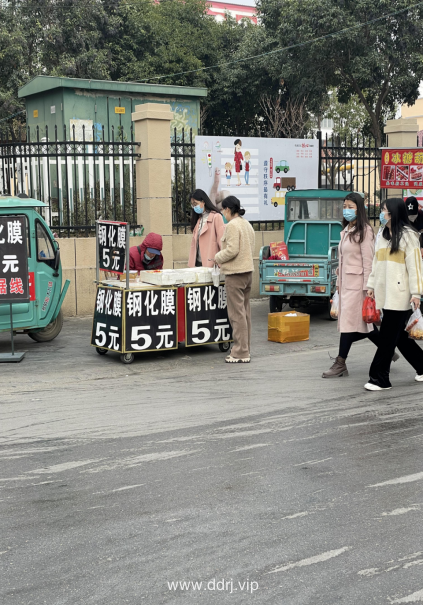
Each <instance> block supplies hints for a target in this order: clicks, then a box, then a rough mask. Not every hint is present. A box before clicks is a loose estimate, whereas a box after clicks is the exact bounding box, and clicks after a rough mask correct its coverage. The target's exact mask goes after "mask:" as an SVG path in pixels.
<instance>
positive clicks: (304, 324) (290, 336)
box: [267, 311, 310, 342]
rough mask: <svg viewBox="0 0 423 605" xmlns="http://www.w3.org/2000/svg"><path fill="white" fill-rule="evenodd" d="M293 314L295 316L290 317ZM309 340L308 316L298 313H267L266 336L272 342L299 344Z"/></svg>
mask: <svg viewBox="0 0 423 605" xmlns="http://www.w3.org/2000/svg"><path fill="white" fill-rule="evenodd" d="M293 313H295V316H294V315H292V314H293ZM309 338H310V315H308V314H307V313H299V312H298V311H285V312H283V313H269V316H268V336H267V339H268V340H271V341H272V342H300V341H301V340H309Z"/></svg>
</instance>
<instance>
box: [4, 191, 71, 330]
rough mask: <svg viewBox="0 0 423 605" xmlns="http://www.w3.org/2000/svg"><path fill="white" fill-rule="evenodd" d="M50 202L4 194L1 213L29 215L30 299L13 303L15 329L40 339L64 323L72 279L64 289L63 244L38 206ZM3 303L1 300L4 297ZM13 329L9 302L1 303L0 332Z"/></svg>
mask: <svg viewBox="0 0 423 605" xmlns="http://www.w3.org/2000/svg"><path fill="white" fill-rule="evenodd" d="M43 206H47V204H44V203H43V202H40V201H39V200H34V199H31V198H20V197H10V196H0V215H20V216H25V218H26V227H27V228H26V232H27V247H28V273H29V293H30V301H29V302H18V303H13V307H12V311H13V329H14V331H15V332H19V333H25V334H28V336H30V337H31V338H32V339H33V340H36V341H37V342H46V341H49V340H53V338H56V336H57V335H58V334H59V333H60V331H61V329H62V326H63V313H62V310H61V307H62V303H63V300H64V298H65V295H66V292H67V290H68V287H69V284H70V281H69V280H66V282H65V284H64V286H63V289H62V267H61V263H60V250H59V245H58V243H57V242H56V241H55V239H54V237H53V233H52V232H51V230H50V228H49V226H48V225H47V223H46V222H45V221H44V219H43V217H42V216H41V215H40V214H39V213H38V212H37V210H36V208H41V207H43ZM0 303H1V301H0ZM9 330H10V307H9V304H4V305H2V304H0V332H4V331H9Z"/></svg>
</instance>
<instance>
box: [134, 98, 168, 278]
mask: <svg viewBox="0 0 423 605" xmlns="http://www.w3.org/2000/svg"><path fill="white" fill-rule="evenodd" d="M171 120H173V113H172V111H171V109H170V105H167V104H161V103H145V104H144V105H136V107H135V111H134V113H133V114H132V121H133V122H134V130H135V140H136V141H139V142H140V143H141V149H140V151H141V159H140V160H138V161H137V164H136V179H137V221H138V223H139V224H142V225H144V233H145V235H147V234H148V233H151V232H154V233H159V234H160V235H162V236H163V256H164V260H165V267H166V268H172V267H173V250H172V197H171V183H172V172H171V158H170V122H171Z"/></svg>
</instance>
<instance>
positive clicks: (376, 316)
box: [363, 296, 381, 324]
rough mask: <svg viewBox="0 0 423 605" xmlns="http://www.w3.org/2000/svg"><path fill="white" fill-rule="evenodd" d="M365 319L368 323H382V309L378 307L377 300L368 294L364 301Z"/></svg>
mask: <svg viewBox="0 0 423 605" xmlns="http://www.w3.org/2000/svg"><path fill="white" fill-rule="evenodd" d="M363 321H365V322H366V324H375V323H380V321H381V320H380V311H378V310H377V309H376V301H375V299H374V298H371V297H370V296H366V298H365V299H364V301H363Z"/></svg>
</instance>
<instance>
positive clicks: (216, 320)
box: [91, 221, 232, 364]
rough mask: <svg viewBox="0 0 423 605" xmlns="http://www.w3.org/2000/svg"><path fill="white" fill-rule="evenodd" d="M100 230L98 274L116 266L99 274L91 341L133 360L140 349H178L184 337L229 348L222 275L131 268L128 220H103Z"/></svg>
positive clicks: (204, 269) (187, 342)
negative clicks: (102, 276)
mask: <svg viewBox="0 0 423 605" xmlns="http://www.w3.org/2000/svg"><path fill="white" fill-rule="evenodd" d="M104 226H106V227H105V228H106V229H107V232H105V233H102V229H103V227H104ZM119 228H120V229H121V231H120V237H118V231H119ZM113 229H115V230H116V237H114V236H113V233H112V231H113ZM97 230H98V238H97V239H98V248H97V274H98V273H99V270H100V269H102V270H106V269H108V270H109V271H110V266H111V267H114V268H113V271H112V275H113V277H112V278H111V279H103V280H100V279H97V293H96V301H95V307H94V318H93V328H92V336H91V345H92V346H94V347H95V348H96V350H97V353H99V355H105V354H106V353H108V352H109V351H112V352H115V353H119V354H120V359H121V361H122V362H123V363H125V364H130V363H132V362H133V361H134V358H135V354H136V353H144V352H151V351H163V350H172V349H177V348H178V345H179V344H181V343H184V344H185V346H186V347H193V346H199V345H205V344H216V345H218V346H219V349H220V350H221V351H222V352H226V351H228V350H229V348H230V343H231V342H232V329H231V325H230V323H229V319H228V313H227V300H226V289H225V283H224V281H223V276H221V277H218V278H217V280H216V275H215V276H214V278H213V276H212V271H211V269H208V268H207V267H195V268H192V269H178V270H171V269H168V270H164V271H141V272H140V273H139V275H138V274H137V273H136V272H129V271H127V270H126V267H128V266H129V262H126V264H125V258H126V257H127V252H128V251H127V246H128V240H129V238H127V240H126V243H125V237H126V234H127V232H128V230H127V228H126V226H125V224H123V223H112V222H106V221H99V223H98V226H97ZM111 233H112V235H111V236H110V234H111ZM102 242H105V244H106V245H105V246H104V245H103V244H102ZM109 242H112V245H109ZM118 243H120V246H121V248H119V245H118ZM114 245H115V247H114ZM122 258H123V262H122ZM104 265H106V266H104ZM122 279H123V281H122ZM213 279H214V283H213Z"/></svg>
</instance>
